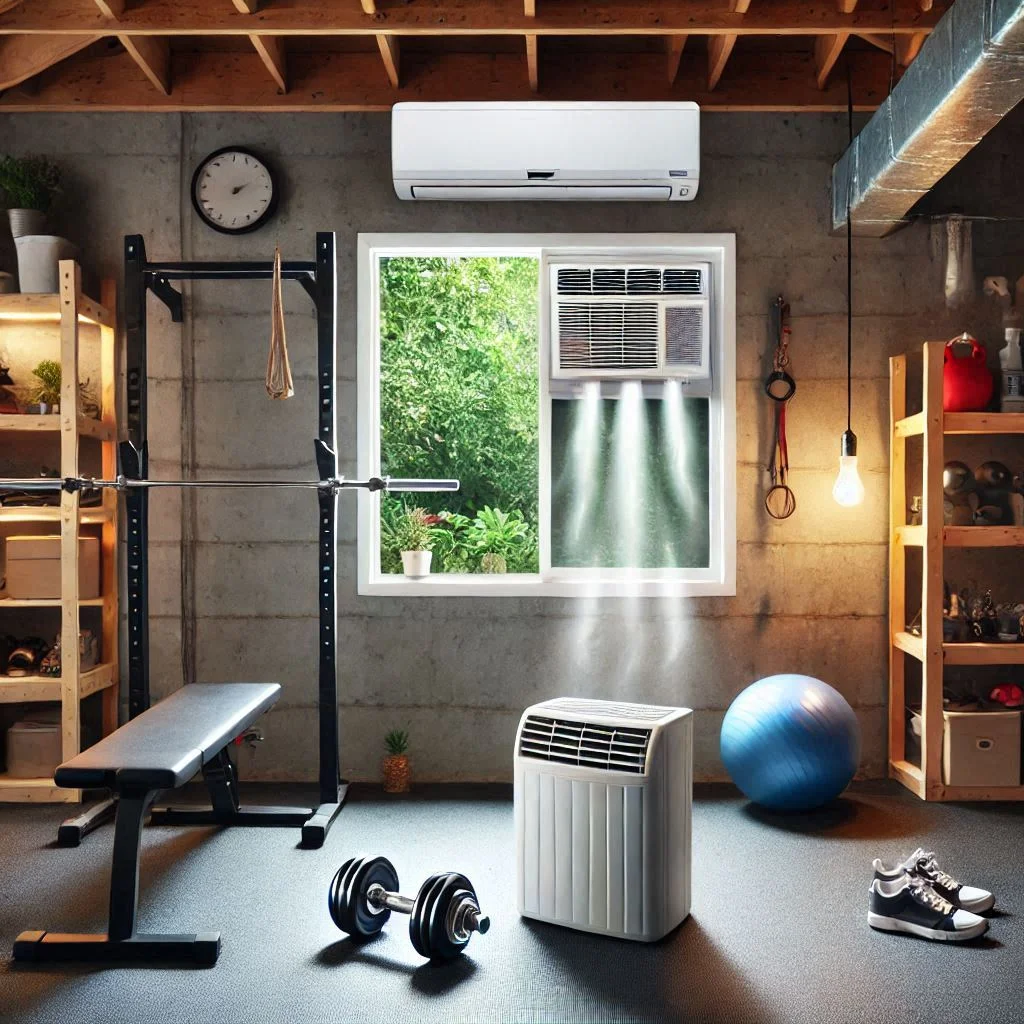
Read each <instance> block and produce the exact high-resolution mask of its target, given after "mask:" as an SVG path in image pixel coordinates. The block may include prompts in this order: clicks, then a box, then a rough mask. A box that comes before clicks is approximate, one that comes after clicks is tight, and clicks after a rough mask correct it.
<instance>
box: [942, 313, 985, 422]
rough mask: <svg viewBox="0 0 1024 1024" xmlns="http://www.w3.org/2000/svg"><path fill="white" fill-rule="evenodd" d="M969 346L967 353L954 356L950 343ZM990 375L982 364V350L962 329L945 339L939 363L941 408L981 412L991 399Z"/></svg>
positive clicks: (983, 362)
mask: <svg viewBox="0 0 1024 1024" xmlns="http://www.w3.org/2000/svg"><path fill="white" fill-rule="evenodd" d="M961 343H963V344H965V345H970V346H971V352H970V355H965V356H958V355H957V354H956V352H955V351H954V348H953V346H954V345H959V344H961ZM993 387H994V384H993V382H992V374H991V373H990V372H989V369H988V367H987V366H986V365H985V350H984V348H982V347H981V345H979V344H978V341H977V339H976V338H972V337H971V336H970V335H969V334H968V333H967V332H966V331H965V332H964V333H963V334H961V335H958V336H957V337H956V338H952V339H950V340H949V341H947V342H946V351H945V356H944V359H943V364H942V408H943V410H944V411H945V412H981V411H982V410H983V409H985V408H986V406H987V405H988V403H989V402H990V401H991V399H992V390H993Z"/></svg>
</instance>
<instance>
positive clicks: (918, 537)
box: [894, 526, 924, 548]
mask: <svg viewBox="0 0 1024 1024" xmlns="http://www.w3.org/2000/svg"><path fill="white" fill-rule="evenodd" d="M894 532H895V534H896V538H897V540H899V542H900V543H901V544H903V545H904V546H906V547H908V548H919V547H921V546H922V545H923V544H924V527H923V526H897V527H896V529H895V531H894Z"/></svg>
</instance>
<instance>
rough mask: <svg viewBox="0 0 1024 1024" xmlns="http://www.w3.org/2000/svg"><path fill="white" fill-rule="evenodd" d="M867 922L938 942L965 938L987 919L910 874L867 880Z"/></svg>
mask: <svg viewBox="0 0 1024 1024" xmlns="http://www.w3.org/2000/svg"><path fill="white" fill-rule="evenodd" d="M870 891H871V897H870V902H869V905H868V924H869V925H871V927H872V928H878V929H879V930H880V931H884V932H903V933H905V934H907V935H919V936H921V938H924V939H935V940H937V941H939V942H966V941H968V940H969V939H976V938H977V937H978V936H979V935H984V934H985V932H987V931H988V921H986V920H985V918H983V917H978V915H977V914H972V913H971V912H970V911H968V910H961V909H960V908H959V907H954V906H953V904H952V903H950V902H949V900H947V899H943V898H942V897H941V896H940V895H939V894H938V893H937V892H936V891H935V890H934V889H932V888H931V886H929V885H927V884H926V883H925V882H923V881H922V880H921V879H920V878H915V877H913V876H912V875H907V874H904V875H901V876H900V877H899V878H893V879H883V878H876V879H874V880H873V881H872V882H871V890H870Z"/></svg>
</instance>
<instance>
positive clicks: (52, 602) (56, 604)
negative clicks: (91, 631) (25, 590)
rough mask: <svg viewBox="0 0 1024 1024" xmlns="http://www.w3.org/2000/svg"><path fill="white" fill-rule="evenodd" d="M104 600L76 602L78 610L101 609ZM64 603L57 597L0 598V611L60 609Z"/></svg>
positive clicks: (93, 599)
mask: <svg viewBox="0 0 1024 1024" xmlns="http://www.w3.org/2000/svg"><path fill="white" fill-rule="evenodd" d="M103 601H104V598H103V596H102V595H101V596H100V597H87V598H85V599H84V600H81V601H79V602H78V607H79V608H102V607H103ZM63 604H64V602H63V601H62V600H61V598H59V597H39V598H21V599H18V598H11V597H0V611H2V610H3V609H4V608H60V607H62V605H63Z"/></svg>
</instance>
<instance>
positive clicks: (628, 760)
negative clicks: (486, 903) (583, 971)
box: [515, 697, 693, 942]
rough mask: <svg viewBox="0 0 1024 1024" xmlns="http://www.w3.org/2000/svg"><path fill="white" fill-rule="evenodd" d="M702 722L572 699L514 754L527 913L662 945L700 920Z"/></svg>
mask: <svg viewBox="0 0 1024 1024" xmlns="http://www.w3.org/2000/svg"><path fill="white" fill-rule="evenodd" d="M692 723H693V712H692V711H690V710H689V709H687V708H664V707H652V706H650V705H646V704H620V703H615V702H612V701H603V700H576V699H573V698H568V697H561V698H558V699H557V700H549V701H545V702H544V703H543V704H535V705H534V706H533V707H531V708H527V709H526V711H525V712H524V713H523V717H522V720H521V721H520V723H519V732H518V734H517V736H516V756H515V819H516V891H517V905H518V908H519V913H520V914H521V915H522V916H523V917H531V918H536V919H537V920H539V921H548V922H550V923H552V924H562V925H565V926H567V927H569V928H578V929H580V930H582V931H588V932H600V933H601V934H604V935H615V936H618V937H620V938H627V939H636V940H638V941H641V942H653V941H655V940H656V939H660V938H661V937H662V936H663V935H666V934H667V933H668V932H670V931H671V930H672V929H673V928H675V927H676V925H678V924H679V923H680V922H681V921H682V920H683V919H684V918H685V917H686V916H687V915H688V914H689V912H690V819H691V804H692V791H693V725H692Z"/></svg>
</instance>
